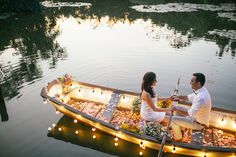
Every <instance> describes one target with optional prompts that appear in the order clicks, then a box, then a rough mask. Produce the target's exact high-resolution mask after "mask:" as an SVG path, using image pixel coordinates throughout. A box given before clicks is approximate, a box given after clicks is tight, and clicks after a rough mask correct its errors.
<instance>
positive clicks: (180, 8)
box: [131, 3, 236, 13]
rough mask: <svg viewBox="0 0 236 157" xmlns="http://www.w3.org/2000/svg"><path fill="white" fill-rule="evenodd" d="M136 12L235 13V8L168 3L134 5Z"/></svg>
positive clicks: (226, 4)
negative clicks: (200, 11)
mask: <svg viewBox="0 0 236 157" xmlns="http://www.w3.org/2000/svg"><path fill="white" fill-rule="evenodd" d="M131 8H132V9H135V10H136V11H138V12H156V13H167V12H193V11H198V10H205V11H235V10H236V7H235V5H234V4H232V3H222V4H219V5H212V4H191V3H168V4H158V5H135V6H132V7H131Z"/></svg>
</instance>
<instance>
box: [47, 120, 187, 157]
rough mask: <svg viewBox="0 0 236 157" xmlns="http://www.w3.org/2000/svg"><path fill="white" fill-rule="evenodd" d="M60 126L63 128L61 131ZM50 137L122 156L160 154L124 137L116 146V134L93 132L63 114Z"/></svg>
mask: <svg viewBox="0 0 236 157" xmlns="http://www.w3.org/2000/svg"><path fill="white" fill-rule="evenodd" d="M59 128H61V130H60V131H59ZM93 135H95V136H96V139H93ZM48 137H53V138H55V139H58V140H62V141H65V142H70V143H73V144H76V145H79V146H83V147H88V148H92V149H95V150H98V151H101V152H104V153H107V154H111V155H115V156H120V157H134V156H139V153H140V152H142V153H143V156H147V157H156V156H157V154H158V151H157V150H153V149H149V148H145V149H143V148H140V146H139V145H137V144H132V143H129V142H127V141H124V140H122V139H118V141H117V143H118V145H117V146H115V142H116V141H115V140H114V139H115V137H114V136H112V135H109V134H106V133H104V132H102V131H99V130H96V131H95V132H93V131H92V128H91V127H90V126H87V125H85V124H83V123H79V122H78V123H74V122H73V119H71V118H70V117H67V116H63V117H62V118H61V119H60V120H59V121H58V122H57V124H56V125H55V127H53V126H51V130H50V131H49V133H48ZM104 141H106V142H104ZM131 150H132V151H131ZM165 156H168V157H171V156H175V157H180V156H181V155H176V154H172V153H164V154H163V157H165ZM185 157H187V156H185Z"/></svg>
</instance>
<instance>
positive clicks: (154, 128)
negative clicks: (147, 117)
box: [142, 121, 162, 138]
mask: <svg viewBox="0 0 236 157" xmlns="http://www.w3.org/2000/svg"><path fill="white" fill-rule="evenodd" d="M142 132H143V133H144V134H146V135H148V136H151V137H155V138H158V137H160V136H161V132H162V126H161V124H159V123H158V122H155V121H151V122H146V124H145V125H144V127H143V130H142Z"/></svg>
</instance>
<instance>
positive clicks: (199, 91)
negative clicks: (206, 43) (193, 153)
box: [171, 73, 212, 141]
mask: <svg viewBox="0 0 236 157" xmlns="http://www.w3.org/2000/svg"><path fill="white" fill-rule="evenodd" d="M204 84H205V76H204V74H202V73H194V74H193V76H192V79H191V81H190V85H191V86H192V89H193V93H192V94H190V95H187V96H176V97H174V98H173V99H174V100H183V101H191V102H192V106H191V107H190V108H189V109H186V108H184V107H181V106H176V107H175V108H174V111H175V113H176V116H173V119H172V122H171V127H172V129H173V133H174V140H176V141H181V140H182V132H181V127H183V128H191V129H193V130H201V129H203V128H204V127H205V126H207V127H208V126H209V120H210V111H211V106H212V104H211V97H210V94H209V92H208V91H207V89H206V88H205V87H204Z"/></svg>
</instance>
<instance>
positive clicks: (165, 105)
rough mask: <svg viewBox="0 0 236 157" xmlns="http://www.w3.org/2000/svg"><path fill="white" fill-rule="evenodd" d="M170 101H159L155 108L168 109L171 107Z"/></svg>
mask: <svg viewBox="0 0 236 157" xmlns="http://www.w3.org/2000/svg"><path fill="white" fill-rule="evenodd" d="M171 103H172V101H171V100H170V99H168V100H160V101H158V102H157V104H156V105H157V107H159V108H169V107H170V106H171Z"/></svg>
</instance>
